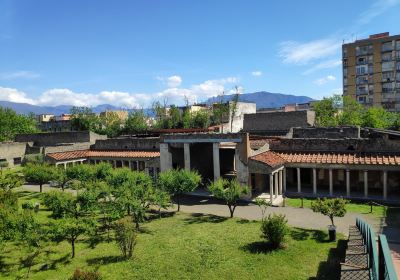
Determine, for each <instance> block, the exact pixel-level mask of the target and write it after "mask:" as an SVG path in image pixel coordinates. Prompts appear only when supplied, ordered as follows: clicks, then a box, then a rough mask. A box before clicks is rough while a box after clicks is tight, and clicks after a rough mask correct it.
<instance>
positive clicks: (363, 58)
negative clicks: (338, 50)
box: [342, 32, 400, 112]
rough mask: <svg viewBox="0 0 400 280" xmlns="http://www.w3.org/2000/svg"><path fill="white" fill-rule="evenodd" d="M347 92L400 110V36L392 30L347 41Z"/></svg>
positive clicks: (344, 50)
mask: <svg viewBox="0 0 400 280" xmlns="http://www.w3.org/2000/svg"><path fill="white" fill-rule="evenodd" d="M342 57H343V95H347V96H350V97H352V98H354V99H356V100H357V101H358V102H359V103H360V104H363V105H365V106H377V107H383V108H385V109H387V110H388V111H397V112H400V35H395V36H390V35H389V32H385V33H380V34H375V35H370V36H369V38H368V39H362V40H356V41H355V42H352V43H348V44H343V46H342Z"/></svg>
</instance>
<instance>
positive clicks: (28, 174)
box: [22, 163, 56, 192]
mask: <svg viewBox="0 0 400 280" xmlns="http://www.w3.org/2000/svg"><path fill="white" fill-rule="evenodd" d="M22 172H23V174H24V176H25V179H26V180H27V181H28V182H32V183H36V184H38V185H39V186H40V192H42V191H43V184H46V183H48V182H49V181H50V180H52V179H54V178H56V175H55V167H53V166H50V165H48V164H32V163H28V164H27V165H26V166H24V168H23V170H22Z"/></svg>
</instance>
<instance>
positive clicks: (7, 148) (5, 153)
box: [0, 142, 32, 167]
mask: <svg viewBox="0 0 400 280" xmlns="http://www.w3.org/2000/svg"><path fill="white" fill-rule="evenodd" d="M30 144H31V145H32V143H30ZM28 146H29V143H18V142H3V143H0V161H7V162H8V166H9V167H13V166H14V159H16V165H19V164H20V163H19V160H22V159H23V158H24V156H25V154H26V150H27V147H28Z"/></svg>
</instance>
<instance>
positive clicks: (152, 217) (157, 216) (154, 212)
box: [146, 209, 176, 222]
mask: <svg viewBox="0 0 400 280" xmlns="http://www.w3.org/2000/svg"><path fill="white" fill-rule="evenodd" d="M147 213H148V215H147V216H146V220H147V221H149V222H150V221H152V220H158V219H160V218H169V217H173V216H175V214H176V212H175V211H174V212H164V211H161V217H160V213H158V211H157V210H154V209H150V210H149V211H148V212H147Z"/></svg>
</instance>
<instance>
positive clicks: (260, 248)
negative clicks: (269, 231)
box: [239, 241, 281, 254]
mask: <svg viewBox="0 0 400 280" xmlns="http://www.w3.org/2000/svg"><path fill="white" fill-rule="evenodd" d="M239 249H240V250H242V251H245V252H248V253H252V254H267V253H270V252H272V251H279V250H281V248H276V247H274V246H272V245H271V244H270V243H269V242H266V241H255V242H252V243H249V244H246V245H244V246H241V247H239Z"/></svg>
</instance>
